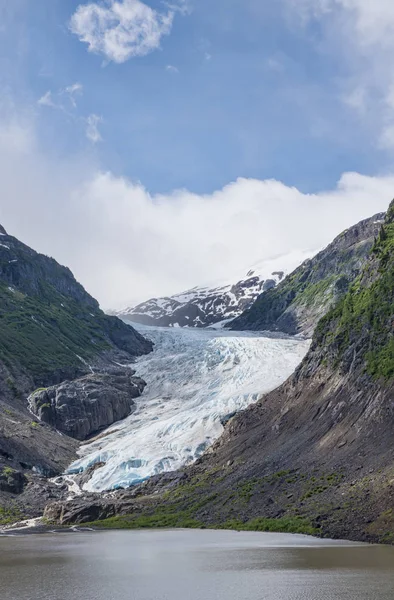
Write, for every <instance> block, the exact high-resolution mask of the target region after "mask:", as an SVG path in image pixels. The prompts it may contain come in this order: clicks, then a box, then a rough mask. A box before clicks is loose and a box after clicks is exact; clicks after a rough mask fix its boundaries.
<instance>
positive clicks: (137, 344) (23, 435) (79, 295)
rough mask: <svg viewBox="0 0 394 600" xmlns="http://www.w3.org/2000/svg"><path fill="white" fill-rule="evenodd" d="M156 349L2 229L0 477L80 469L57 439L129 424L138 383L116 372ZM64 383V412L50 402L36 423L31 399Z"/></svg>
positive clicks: (66, 441)
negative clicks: (117, 422) (122, 421)
mask: <svg viewBox="0 0 394 600" xmlns="http://www.w3.org/2000/svg"><path fill="white" fill-rule="evenodd" d="M152 348H153V344H152V343H151V342H150V341H149V340H147V339H145V338H144V337H143V336H141V335H140V334H139V333H138V332H137V331H136V330H135V329H134V328H132V327H131V326H129V325H126V324H125V323H124V322H123V321H121V320H120V319H118V318H116V317H109V316H107V315H106V314H105V313H104V312H103V311H102V310H101V309H100V307H99V304H98V302H97V301H96V300H95V299H94V298H92V297H91V296H90V295H89V294H88V293H87V292H86V291H85V289H84V288H83V287H82V285H80V284H79V283H78V282H77V281H76V279H75V278H74V276H73V274H72V273H71V271H70V270H69V269H68V268H66V267H63V266H61V265H59V264H58V263H57V262H56V261H55V260H54V259H52V258H49V257H47V256H44V255H42V254H39V253H37V252H35V251H34V250H32V249H31V248H29V247H28V246H26V245H25V244H23V243H22V242H20V241H19V240H18V239H16V238H15V237H13V236H11V235H8V234H7V232H6V230H5V229H4V228H3V227H1V226H0V473H2V472H3V470H4V469H5V472H9V469H12V470H14V471H21V472H22V473H24V474H27V475H28V476H29V477H39V476H44V477H53V476H55V475H57V474H59V473H61V472H63V471H64V469H65V468H66V467H67V466H68V465H69V464H70V463H71V462H73V460H75V459H76V449H77V447H78V443H77V442H76V440H75V439H73V438H71V437H70V436H69V435H64V434H63V435H61V434H60V433H59V430H63V431H64V432H65V431H67V433H72V434H73V435H76V436H77V437H85V436H86V435H89V434H90V433H91V432H94V431H95V430H96V429H100V428H101V427H104V426H106V425H108V424H111V423H112V422H114V420H117V419H120V418H123V417H124V416H127V415H128V414H129V413H130V411H131V410H132V407H133V400H132V399H133V398H135V397H136V396H138V395H139V394H140V393H141V391H142V389H143V383H142V382H140V381H139V380H137V379H133V377H132V374H131V372H130V371H128V370H127V369H126V370H122V373H123V375H120V374H119V373H117V369H115V370H113V369H112V367H113V365H114V364H116V363H121V364H130V363H132V362H133V361H134V359H135V358H136V357H138V356H140V355H142V354H146V353H148V352H151V350H152ZM126 373H127V375H126ZM85 377H87V379H86V386H83V385H82V384H81V383H80V380H81V378H82V380H83V379H84V378H85ZM74 379H77V380H78V381H77V382H76V383H75V384H73V380H74ZM65 380H67V381H68V383H67V384H66V385H65V386H64V387H63V391H62V395H60V397H61V398H62V402H63V404H62V405H61V408H60V404H59V402H58V403H56V402H57V400H56V398H58V399H59V395H57V392H54V397H53V398H51V399H50V400H49V402H48V403H49V404H51V402H52V400H53V408H52V409H51V410H50V411H47V413H48V416H47V418H46V415H47V413H46V412H45V410H41V409H38V410H37V414H39V415H40V416H41V413H42V421H39V417H38V418H35V417H34V416H33V415H32V413H31V412H30V409H29V404H28V397H29V395H30V394H31V393H32V392H34V390H37V388H48V387H51V386H57V385H58V384H61V383H62V382H64V381H65ZM92 380H93V381H94V382H95V383H93V382H92ZM112 386H113V387H112ZM83 387H85V392H83V389H82V388H83ZM100 390H101V391H102V393H100ZM79 393H81V395H82V397H81V398H80V404H79V399H78V394H79ZM104 396H105V400H104ZM67 401H70V406H69V407H67V406H66V405H65V404H64V402H67ZM44 404H45V402H44ZM51 406H52V404H51ZM39 410H41V412H39ZM89 410H91V411H92V413H91V414H89ZM46 420H47V421H48V422H49V423H51V425H49V424H48V423H46V422H45V421H46ZM53 425H55V427H58V430H56V429H55V428H54V427H53ZM2 485H3V491H1V490H0V506H1V505H3V501H4V502H5V503H6V502H8V500H7V495H8V496H10V495H12V494H13V493H15V490H16V488H15V487H14V492H12V491H4V482H3V484H2ZM48 485H49V484H48ZM11 487H12V486H11ZM28 487H29V486H28ZM8 489H9V490H10V488H8ZM29 493H30V492H29ZM26 494H27V496H26ZM44 495H45V494H44ZM20 496H21V498H22V497H25V496H26V497H28V492H27V491H24V492H23V493H22V494H21V495H20ZM34 497H35V494H32V498H33V500H32V502H34ZM21 498H20V499H19V500H20V501H21V502H22V500H21ZM28 502H30V500H29V501H28ZM29 514H30V513H29Z"/></svg>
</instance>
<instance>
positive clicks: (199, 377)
mask: <svg viewBox="0 0 394 600" xmlns="http://www.w3.org/2000/svg"><path fill="white" fill-rule="evenodd" d="M139 329H140V331H141V332H143V333H144V335H145V336H146V337H148V338H150V339H152V341H153V342H154V343H155V350H154V352H153V353H152V354H151V355H148V356H145V357H142V358H140V359H138V360H137V363H136V364H135V365H133V368H135V369H136V371H137V374H138V375H139V376H140V377H142V378H143V379H145V381H147V382H148V386H147V388H146V391H145V393H144V394H143V396H142V397H141V398H139V399H138V400H137V410H136V411H135V412H134V413H133V414H132V415H131V416H130V417H129V418H127V419H126V420H125V421H122V422H121V423H117V424H115V425H113V426H112V427H111V428H110V429H109V430H107V431H106V433H105V436H104V437H103V436H100V439H98V440H96V441H92V442H91V443H87V444H85V445H83V446H82V447H81V449H80V451H79V455H80V459H79V460H78V461H77V462H76V463H74V464H73V465H72V466H71V467H70V469H69V473H71V474H72V473H77V472H82V471H85V470H86V469H87V468H89V467H91V466H93V465H96V464H98V463H103V464H104V466H101V467H100V468H97V469H96V470H95V471H94V472H93V475H92V477H91V479H90V480H89V481H88V483H86V484H85V486H84V489H85V490H86V491H92V492H101V491H104V490H110V489H117V488H122V487H128V486H130V485H133V484H135V483H137V482H140V481H143V480H145V479H147V478H149V477H151V476H152V475H155V474H158V473H162V472H165V471H173V470H175V469H178V468H180V467H182V466H183V465H185V464H189V463H191V462H193V461H194V460H196V459H197V458H198V457H199V456H201V454H202V453H203V452H204V451H205V450H206V449H207V448H208V447H209V446H210V445H212V443H213V442H214V441H215V440H216V439H217V438H218V437H219V436H220V435H221V434H222V432H223V422H225V420H226V419H228V418H229V417H230V416H231V415H232V414H234V413H235V412H237V411H239V410H242V409H244V408H246V407H247V406H248V405H249V404H251V403H253V402H256V401H257V400H258V398H259V397H260V395H261V394H262V393H265V392H268V391H271V390H273V389H275V388H276V387H278V386H279V385H280V384H281V383H283V381H285V380H286V379H287V378H288V377H289V376H290V375H291V374H292V373H293V371H294V370H295V368H296V367H297V365H298V364H299V363H300V362H301V360H302V359H303V357H304V356H305V354H306V352H307V350H308V348H309V344H310V342H309V341H308V340H303V339H297V338H286V337H283V336H282V337H273V336H272V335H270V337H266V336H265V335H264V334H262V333H260V334H259V333H242V332H224V331H220V330H209V329H203V330H201V329H200V330H195V329H164V328H153V327H152V328H149V327H143V326H139Z"/></svg>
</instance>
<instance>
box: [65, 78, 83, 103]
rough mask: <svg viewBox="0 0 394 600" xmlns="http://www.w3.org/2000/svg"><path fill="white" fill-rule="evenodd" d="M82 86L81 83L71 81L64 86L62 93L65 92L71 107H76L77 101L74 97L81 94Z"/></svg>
mask: <svg viewBox="0 0 394 600" xmlns="http://www.w3.org/2000/svg"><path fill="white" fill-rule="evenodd" d="M82 92H83V86H82V84H81V83H73V84H72V85H69V86H67V87H66V89H65V90H64V92H63V93H65V94H67V96H68V99H69V101H70V103H71V106H72V107H73V108H77V101H76V99H75V97H76V96H78V95H80V94H82Z"/></svg>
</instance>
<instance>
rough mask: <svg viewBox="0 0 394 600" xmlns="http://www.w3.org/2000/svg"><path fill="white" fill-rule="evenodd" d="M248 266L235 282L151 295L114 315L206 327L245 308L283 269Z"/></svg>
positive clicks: (274, 282)
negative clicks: (242, 275)
mask: <svg viewBox="0 0 394 600" xmlns="http://www.w3.org/2000/svg"><path fill="white" fill-rule="evenodd" d="M260 270H261V272H258V270H256V271H255V270H250V271H249V272H248V273H247V275H246V277H244V278H242V279H240V280H239V281H237V280H235V281H236V283H229V284H227V285H223V284H220V285H217V286H210V287H195V288H193V289H191V290H188V291H186V292H182V293H181V294H175V295H174V296H170V297H165V298H152V299H151V300H148V301H147V302H143V303H142V304H139V305H138V306H135V307H131V308H126V309H124V310H122V311H120V312H119V313H117V314H118V316H120V317H121V318H123V319H127V320H130V321H132V322H135V323H142V324H144V325H155V326H158V327H174V326H179V327H209V326H211V325H215V324H216V323H219V322H221V321H226V320H228V319H233V318H234V317H236V316H238V315H240V314H241V313H242V312H243V311H244V310H246V309H247V308H249V307H250V306H251V305H252V304H253V302H254V301H255V300H256V298H258V296H259V295H260V294H261V293H262V292H263V291H265V290H268V289H272V288H274V287H275V286H276V285H277V284H278V283H279V282H280V281H281V280H282V279H283V277H284V272H283V271H276V272H274V273H271V270H272V269H271V270H269V269H268V267H267V266H265V265H264V267H261V269H260Z"/></svg>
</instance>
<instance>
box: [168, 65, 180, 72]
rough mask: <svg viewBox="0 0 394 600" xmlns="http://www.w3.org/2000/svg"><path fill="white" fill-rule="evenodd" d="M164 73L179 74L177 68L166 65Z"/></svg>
mask: <svg viewBox="0 0 394 600" xmlns="http://www.w3.org/2000/svg"><path fill="white" fill-rule="evenodd" d="M166 71H169V72H170V73H179V69H178V67H174V65H167V66H166Z"/></svg>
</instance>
